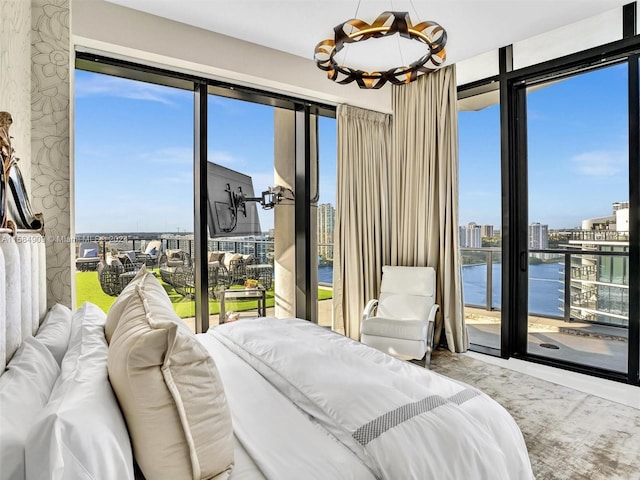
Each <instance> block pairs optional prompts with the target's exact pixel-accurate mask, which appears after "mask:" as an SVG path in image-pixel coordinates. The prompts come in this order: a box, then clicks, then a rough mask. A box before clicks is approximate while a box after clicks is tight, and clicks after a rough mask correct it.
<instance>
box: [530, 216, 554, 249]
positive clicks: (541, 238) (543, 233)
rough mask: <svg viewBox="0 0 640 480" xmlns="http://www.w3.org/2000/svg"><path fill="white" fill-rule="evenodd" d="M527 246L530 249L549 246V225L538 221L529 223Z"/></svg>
mask: <svg viewBox="0 0 640 480" xmlns="http://www.w3.org/2000/svg"><path fill="white" fill-rule="evenodd" d="M529 248H530V249H532V250H544V249H546V248H549V225H543V224H541V223H538V222H534V223H532V224H530V225H529Z"/></svg>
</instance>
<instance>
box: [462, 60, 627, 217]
mask: <svg viewBox="0 0 640 480" xmlns="http://www.w3.org/2000/svg"><path fill="white" fill-rule="evenodd" d="M527 115H528V122H529V123H528V131H527V135H528V156H529V169H528V175H529V222H530V223H531V222H540V223H544V224H548V225H549V227H550V228H570V227H577V226H579V225H580V222H581V220H582V219H586V218H592V217H600V216H605V215H610V214H611V210H612V209H611V204H612V203H613V202H618V201H626V200H628V196H629V194H628V188H629V187H628V178H629V176H628V172H629V169H628V126H627V122H628V112H627V67H626V65H617V66H613V67H608V68H605V69H600V70H596V71H593V72H590V73H587V74H583V75H579V76H577V77H572V78H569V79H567V80H564V81H561V82H559V83H555V84H552V85H550V86H546V87H544V88H540V89H537V90H534V91H530V92H529V93H528V95H527ZM459 125H460V215H459V219H460V224H461V225H465V224H467V223H469V222H471V221H474V222H476V223H478V224H490V225H494V226H496V227H498V226H499V225H500V217H501V213H500V212H501V211H500V208H501V207H500V196H501V193H500V112H499V108H498V106H497V105H494V106H491V107H488V108H485V109H483V110H480V111H477V112H460V114H459Z"/></svg>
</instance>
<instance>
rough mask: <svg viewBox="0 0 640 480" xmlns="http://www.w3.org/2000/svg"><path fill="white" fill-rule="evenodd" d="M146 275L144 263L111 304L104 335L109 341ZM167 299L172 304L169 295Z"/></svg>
mask: <svg viewBox="0 0 640 480" xmlns="http://www.w3.org/2000/svg"><path fill="white" fill-rule="evenodd" d="M146 275H147V267H145V266H144V265H143V266H142V268H140V270H139V271H138V273H137V274H136V276H135V277H133V280H131V282H129V284H128V285H127V286H126V287H125V288H124V290H122V292H120V295H118V298H117V299H116V301H115V302H113V305H111V308H110V309H109V313H107V320H106V322H105V324H104V337H105V338H106V339H107V343H111V336H112V335H113V332H114V330H115V329H116V327H117V326H118V322H119V321H120V317H122V312H123V311H124V309H125V308H126V306H127V305H128V304H129V302H130V301H131V298H133V297H134V296H135V297H137V293H136V285H138V284H139V283H140V282H141V281H142V280H143V279H144V277H145V276H146ZM166 301H167V303H168V304H169V306H171V300H170V299H169V297H167V299H166Z"/></svg>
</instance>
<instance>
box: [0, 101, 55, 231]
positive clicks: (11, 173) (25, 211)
mask: <svg viewBox="0 0 640 480" xmlns="http://www.w3.org/2000/svg"><path fill="white" fill-rule="evenodd" d="M12 123H13V119H12V118H11V114H10V113H8V112H0V155H1V157H2V177H1V178H0V180H1V182H2V186H1V187H0V193H1V201H2V207H0V215H1V217H2V225H1V226H2V227H3V228H11V229H15V227H16V226H17V228H24V229H28V230H43V229H44V221H43V217H42V214H41V213H36V214H33V213H32V211H31V204H30V202H29V197H28V196H27V190H26V187H25V185H24V180H23V179H22V173H21V172H20V169H19V168H18V160H19V159H18V158H17V157H16V156H15V150H14V149H13V147H12V146H11V136H10V135H9V127H10V126H11V124H12ZM9 191H11V195H12V197H13V202H9V201H8V197H9ZM8 210H11V213H12V216H13V217H14V221H15V223H16V224H17V225H15V226H14V225H13V222H12V221H11V220H9V218H8V215H7V213H8Z"/></svg>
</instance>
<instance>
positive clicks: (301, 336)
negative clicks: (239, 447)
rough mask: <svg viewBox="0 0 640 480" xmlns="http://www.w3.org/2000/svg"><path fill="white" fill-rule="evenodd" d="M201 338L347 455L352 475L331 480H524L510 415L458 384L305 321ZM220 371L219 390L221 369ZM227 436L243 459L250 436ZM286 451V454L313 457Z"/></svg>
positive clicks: (236, 326) (255, 324)
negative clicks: (237, 443)
mask: <svg viewBox="0 0 640 480" xmlns="http://www.w3.org/2000/svg"><path fill="white" fill-rule="evenodd" d="M207 335H209V336H211V337H213V338H215V339H216V340H217V342H215V343H218V342H219V343H220V344H221V345H224V346H225V347H226V348H227V349H228V350H229V351H231V352H233V353H234V354H235V355H237V356H238V357H239V358H241V359H242V360H244V362H246V363H247V364H248V365H250V366H251V367H252V368H253V370H254V371H255V372H257V373H259V374H260V376H261V377H263V379H266V381H267V382H268V383H270V384H271V385H273V387H275V389H277V390H278V391H279V392H280V393H282V395H283V396H285V397H287V398H288V399H289V400H290V401H291V402H293V404H294V405H295V406H296V407H297V408H298V409H299V410H301V411H302V412H304V413H305V414H306V415H307V416H308V417H309V419H310V420H311V422H314V424H315V427H316V430H321V431H322V432H323V435H324V436H326V437H327V439H328V440H327V441H328V444H329V445H332V448H336V447H335V445H334V444H336V445H339V446H340V450H341V451H349V452H350V453H351V454H352V456H353V459H354V460H353V462H352V463H353V464H354V467H353V468H354V469H355V470H356V471H357V472H359V473H357V474H353V475H349V474H347V472H344V469H345V468H348V467H346V466H345V465H342V468H341V471H343V473H345V475H344V476H341V477H340V478H362V477H363V475H364V474H363V472H362V471H363V470H368V472H367V475H366V476H369V473H370V474H372V476H374V477H376V478H383V479H389V480H399V479H422V478H438V479H465V480H466V479H491V480H497V479H505V480H517V479H531V478H533V474H532V471H531V466H530V463H529V457H528V455H527V450H526V447H525V444H524V440H523V438H522V434H521V432H520V429H519V428H518V426H517V425H516V423H515V421H514V420H513V418H512V417H511V416H510V415H509V414H508V413H507V411H506V410H504V409H503V408H502V407H501V406H500V405H499V404H498V403H496V402H495V401H493V400H492V399H491V398H489V397H488V396H486V395H485V394H483V393H481V392H480V391H478V390H475V389H473V388H471V387H469V386H467V385H463V384H461V383H458V382H455V381H453V380H451V379H448V378H446V377H443V376H441V375H438V374H437V373H434V372H432V371H429V370H426V369H424V368H422V367H419V366H416V365H413V364H410V363H407V362H403V361H400V360H397V359H395V358H392V357H390V356H388V355H386V354H383V353H382V352H379V351H377V350H374V349H371V348H369V347H366V346H364V345H362V344H360V343H358V342H355V341H353V340H350V339H348V338H346V337H344V336H342V335H338V334H335V333H333V332H331V331H329V330H326V329H324V328H322V327H318V326H317V325H314V324H312V323H310V322H307V321H304V320H298V319H286V320H283V319H275V318H260V319H255V320H242V321H238V322H233V323H228V324H224V325H221V326H219V327H215V328H213V329H211V330H210V331H209V333H208V334H207ZM202 337H206V335H203V336H202ZM210 340H211V339H206V340H205V339H202V340H201V341H203V343H205V345H207V344H208V343H209V344H211V343H212V342H211V341H210ZM216 348H218V349H219V348H220V347H216ZM210 351H211V349H210ZM212 354H214V355H215V352H213V351H212ZM216 360H217V359H216ZM234 361H235V360H234ZM220 370H221V375H222V376H223V381H225V388H226V380H225V378H224V366H223V367H222V368H221V369H220ZM261 380H262V379H261ZM261 388H264V387H261ZM247 391H251V390H250V389H249V388H248V389H247ZM231 409H232V413H233V414H234V426H237V422H238V421H240V423H242V419H241V418H236V417H240V412H238V411H237V410H236V411H235V412H234V406H233V403H231ZM318 427H321V428H318ZM244 428H245V429H246V428H247V426H246V425H245V427H244ZM236 434H237V435H238V437H239V438H240V440H241V441H242V442H243V445H244V447H245V448H246V449H247V451H248V452H249V453H250V454H251V453H252V447H251V445H247V443H250V442H251V435H250V434H247V433H246V432H245V435H242V433H240V434H239V432H236ZM332 440H333V441H332ZM293 443H294V444H295V440H294V442H293ZM290 448H293V447H290ZM253 450H254V451H256V452H258V450H259V448H257V447H254V448H253ZM314 450H316V452H317V447H315V448H314ZM287 453H288V455H289V458H291V457H292V456H299V455H302V456H305V455H307V456H309V454H311V457H313V455H314V453H313V452H309V451H307V452H306V453H305V452H293V451H288V452H287ZM318 454H319V452H318ZM254 460H255V458H254ZM264 461H265V462H266V461H267V459H264ZM257 463H258V465H260V462H259V461H257ZM325 465H326V463H325ZM363 466H364V467H365V468H363ZM315 468H316V467H314V469H315ZM264 470H265V469H264V468H263V473H265V471H264ZM314 471H315V470H314ZM298 473H302V472H298ZM265 476H267V477H268V478H269V475H265ZM273 478H276V477H273ZM299 478H303V477H299ZM304 478H334V477H332V476H322V475H319V476H318V475H312V476H307V477H304ZM335 478H337V477H335Z"/></svg>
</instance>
